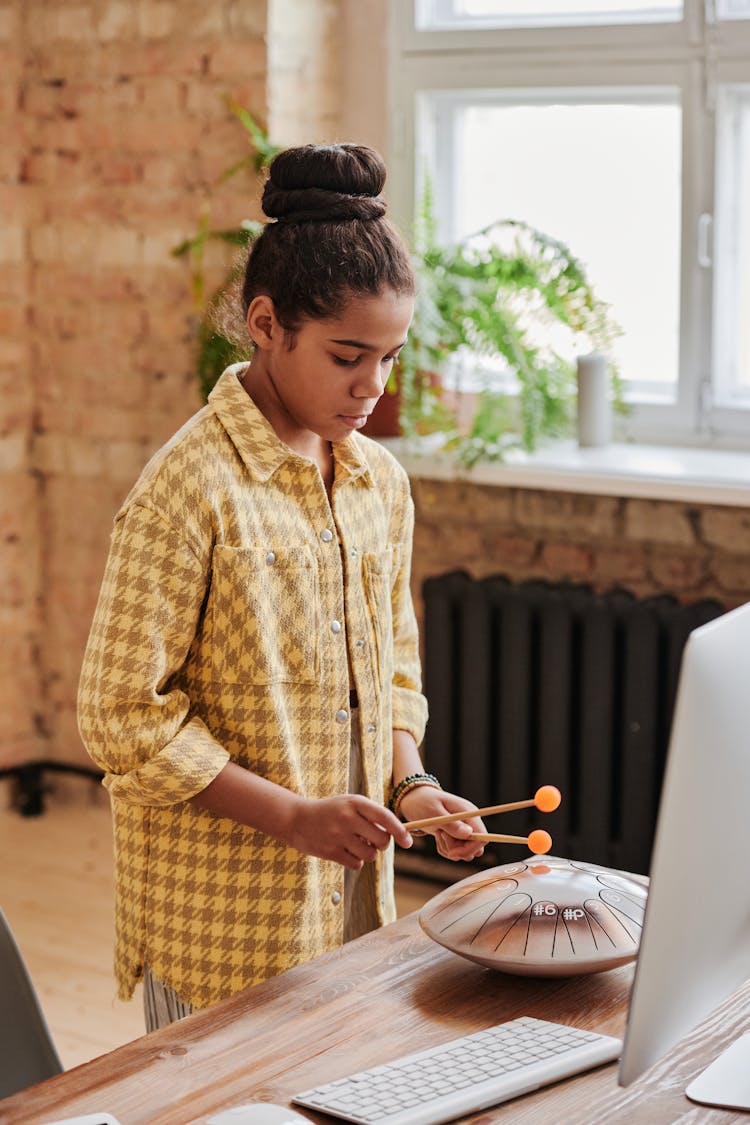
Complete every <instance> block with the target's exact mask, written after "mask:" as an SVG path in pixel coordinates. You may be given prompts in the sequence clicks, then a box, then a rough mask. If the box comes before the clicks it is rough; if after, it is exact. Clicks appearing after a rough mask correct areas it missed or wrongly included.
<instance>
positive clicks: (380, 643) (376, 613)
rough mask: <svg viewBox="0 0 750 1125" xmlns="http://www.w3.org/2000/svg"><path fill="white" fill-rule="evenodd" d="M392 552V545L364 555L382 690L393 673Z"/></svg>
mask: <svg viewBox="0 0 750 1125" xmlns="http://www.w3.org/2000/svg"><path fill="white" fill-rule="evenodd" d="M392 569H393V552H392V551H391V550H390V548H389V549H388V550H387V551H381V552H378V553H377V554H376V553H374V552H366V553H365V554H363V556H362V575H363V579H364V591H365V599H366V601H367V614H368V617H369V619H370V624H371V627H372V633H373V641H374V650H375V657H376V661H377V671H378V680H379V683H380V687H381V689H382V688H383V686H384V685H385V684H386V683H388V682H390V680H391V677H392V674H393V611H392V608H391V572H392Z"/></svg>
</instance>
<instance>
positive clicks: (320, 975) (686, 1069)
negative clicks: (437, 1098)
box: [0, 914, 750, 1125]
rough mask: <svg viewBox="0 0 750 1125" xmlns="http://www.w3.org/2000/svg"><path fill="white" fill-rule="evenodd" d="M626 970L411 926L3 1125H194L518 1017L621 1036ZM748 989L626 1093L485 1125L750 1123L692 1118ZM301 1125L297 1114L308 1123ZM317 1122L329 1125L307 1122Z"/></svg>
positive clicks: (113, 1064)
mask: <svg viewBox="0 0 750 1125" xmlns="http://www.w3.org/2000/svg"><path fill="white" fill-rule="evenodd" d="M632 971H633V969H632V965H630V966H625V967H622V968H619V969H614V970H611V971H609V972H606V973H600V974H596V975H592V976H583V977H572V978H567V979H561V978H557V979H540V978H536V979H535V978H523V977H512V976H507V975H503V974H501V973H496V972H493V971H492V970H490V969H485V968H482V967H480V966H478V965H475V964H473V963H472V962H470V961H467V960H465V959H463V958H461V957H458V956H456V955H455V954H453V953H450V952H448V951H447V950H445V949H443V948H442V947H440V946H438V945H436V944H435V943H434V942H432V941H431V940H430V939H429V938H428V937H426V936H425V935H424V934H423V933H422V931H421V930H420V928H419V925H418V922H417V916H416V914H411V915H409V916H408V917H407V918H404V919H402V920H401V921H399V922H396V923H394V924H393V925H391V926H387V927H386V928H385V929H383V930H380V931H378V932H377V933H374V934H370V935H368V936H367V937H364V938H361V939H360V940H359V941H355V942H352V943H351V944H349V945H348V946H345V947H344V949H342V950H338V951H336V952H335V953H331V954H328V955H327V956H325V957H321V958H319V959H317V960H316V961H312V962H310V963H309V964H307V965H301V966H299V967H298V968H296V969H293V970H291V971H290V972H288V973H284V974H283V975H282V976H280V977H276V978H274V979H272V980H269V981H266V982H265V983H264V984H261V985H258V986H256V987H255V988H250V989H247V990H246V991H245V992H243V993H241V994H240V995H238V996H235V997H232V998H231V999H230V1000H226V1001H223V1002H221V1003H220V1004H216V1005H214V1006H213V1007H211V1008H208V1009H206V1010H205V1011H203V1012H198V1013H196V1014H195V1015H193V1016H190V1017H189V1018H188V1019H186V1020H182V1021H181V1022H180V1023H178V1024H173V1025H172V1026H171V1027H168V1028H164V1029H163V1030H161V1031H156V1032H153V1033H152V1034H151V1035H144V1036H143V1037H142V1038H140V1039H137V1040H135V1041H134V1042H133V1043H129V1044H126V1045H125V1046H123V1047H120V1048H118V1050H116V1051H113V1052H111V1053H110V1054H108V1055H104V1056H102V1057H101V1058H99V1059H94V1060H93V1061H92V1062H89V1063H86V1064H85V1065H83V1066H80V1067H77V1068H75V1069H73V1070H70V1071H68V1072H67V1073H65V1074H62V1075H60V1076H59V1077H57V1078H52V1079H50V1080H49V1081H47V1082H43V1083H41V1084H40V1085H38V1086H35V1087H33V1088H32V1089H31V1090H27V1091H25V1092H23V1093H21V1094H17V1095H15V1097H13V1098H8V1099H6V1100H5V1101H2V1102H0V1122H2V1125H39V1123H41V1122H46V1121H52V1120H55V1119H59V1118H65V1117H70V1116H73V1115H74V1114H82V1113H95V1112H97V1111H99V1112H101V1111H103V1110H107V1111H109V1112H110V1113H113V1114H114V1115H115V1116H116V1117H117V1118H118V1119H119V1121H120V1122H121V1125H146V1123H147V1122H148V1123H149V1125H153V1123H157V1125H199V1123H202V1122H204V1121H205V1119H206V1118H207V1117H208V1116H210V1114H211V1113H213V1112H217V1111H218V1110H220V1109H228V1108H230V1107H231V1106H235V1105H240V1104H243V1103H245V1102H249V1101H257V1100H265V1101H272V1102H277V1103H282V1104H288V1103H289V1099H290V1096H291V1095H292V1094H293V1093H295V1092H297V1091H300V1090H304V1089H307V1088H309V1087H311V1086H314V1085H316V1084H318V1083H321V1082H323V1081H327V1080H329V1079H333V1078H337V1077H340V1076H341V1075H343V1074H346V1073H348V1072H350V1071H352V1070H357V1069H362V1068H364V1067H366V1066H370V1065H373V1064H375V1063H379V1062H386V1061H388V1060H389V1059H391V1058H393V1057H395V1056H396V1055H398V1054H402V1053H405V1052H407V1051H412V1050H417V1049H419V1048H421V1047H427V1046H430V1045H432V1044H437V1043H441V1042H444V1041H446V1040H448V1039H451V1038H453V1037H455V1036H457V1035H463V1034H465V1033H467V1032H470V1031H475V1030H478V1029H479V1028H481V1027H488V1026H490V1025H491V1024H494V1023H499V1022H501V1021H502V1020H505V1019H512V1018H513V1017H515V1016H519V1015H524V1014H525V1015H530V1016H537V1017H539V1018H542V1019H551V1020H557V1021H559V1022H563V1023H566V1022H567V1023H571V1024H576V1025H578V1026H579V1027H587V1028H594V1029H596V1030H598V1031H602V1032H605V1033H607V1034H610V1035H618V1036H619V1035H622V1033H623V1029H624V1021H625V1013H626V1006H627V998H628V991H629V988H630V983H631V980H632ZM749 1012H750V987H748V988H746V989H744V990H741V991H740V993H738V994H737V995H736V996H735V997H734V998H733V999H732V1001H731V1002H729V1003H728V1004H727V1005H725V1006H724V1008H723V1009H722V1010H721V1012H720V1014H719V1015H717V1016H716V1017H715V1018H714V1019H713V1021H709V1024H708V1026H707V1031H706V1032H705V1033H703V1034H700V1033H696V1034H695V1035H693V1036H692V1037H690V1039H689V1040H686V1041H685V1042H684V1043H683V1044H682V1046H681V1048H680V1049H679V1050H677V1051H675V1052H673V1054H672V1055H670V1056H669V1057H668V1058H667V1059H666V1060H665V1061H664V1062H663V1063H662V1064H661V1065H660V1066H658V1067H656V1068H654V1070H653V1071H652V1072H650V1073H649V1076H648V1077H647V1078H645V1079H642V1080H640V1081H639V1082H637V1083H634V1084H633V1086H631V1087H629V1088H628V1089H627V1090H625V1091H621V1090H619V1088H618V1087H617V1084H616V1067H615V1065H614V1064H611V1065H609V1066H605V1067H602V1068H599V1069H598V1070H595V1071H591V1072H589V1073H587V1074H584V1075H581V1076H579V1077H577V1078H572V1079H568V1080H567V1081H565V1082H561V1083H558V1084H557V1085H555V1086H552V1087H547V1088H546V1089H544V1090H542V1091H539V1092H537V1093H534V1094H529V1095H526V1096H525V1097H523V1098H520V1099H517V1100H515V1101H513V1102H507V1103H505V1104H504V1105H500V1106H498V1107H497V1108H495V1109H492V1110H488V1111H485V1112H484V1113H482V1115H481V1117H480V1118H478V1119H477V1120H481V1121H482V1123H483V1125H485V1123H489V1122H494V1121H513V1122H516V1123H520V1125H522V1123H523V1122H533V1123H534V1125H539V1123H540V1122H555V1123H556V1125H601V1123H602V1122H604V1121H606V1122H607V1125H610V1123H611V1122H631V1121H632V1122H634V1123H638V1125H644V1123H647V1125H660V1123H662V1122H663V1123H664V1125H667V1123H669V1125H672V1123H673V1122H677V1121H685V1122H688V1121H689V1122H691V1123H693V1122H698V1121H701V1122H702V1121H707V1122H729V1121H744V1122H745V1123H746V1125H747V1122H748V1121H749V1120H750V1117H748V1115H743V1114H732V1113H725V1112H720V1111H714V1110H709V1109H706V1108H702V1107H698V1106H694V1105H693V1104H692V1103H691V1102H689V1101H688V1099H687V1098H685V1096H684V1094H683V1089H684V1086H685V1084H686V1082H687V1081H689V1079H690V1078H691V1077H692V1076H693V1075H694V1074H696V1073H697V1072H698V1071H699V1070H701V1069H702V1068H703V1067H704V1066H706V1065H707V1064H708V1062H710V1061H711V1059H712V1058H713V1057H714V1056H715V1055H716V1054H717V1053H718V1051H719V1050H720V1049H721V1047H722V1046H723V1045H724V1044H725V1043H728V1042H729V1041H730V1040H731V1039H732V1038H733V1037H735V1036H736V1035H738V1034H739V1033H740V1032H741V1031H742V1030H745V1029H746V1027H747V1026H748V1023H749V1022H750V1015H749V1014H748V1013H749ZM299 1112H300V1113H302V1112H303V1111H302V1110H299ZM304 1112H305V1115H306V1116H308V1117H309V1118H310V1119H311V1120H312V1121H314V1122H319V1123H325V1125H330V1123H331V1122H333V1120H334V1119H333V1118H327V1117H324V1116H322V1115H317V1114H314V1113H312V1112H308V1111H304Z"/></svg>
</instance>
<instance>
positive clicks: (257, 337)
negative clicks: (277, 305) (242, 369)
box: [246, 293, 283, 349]
mask: <svg viewBox="0 0 750 1125" xmlns="http://www.w3.org/2000/svg"><path fill="white" fill-rule="evenodd" d="M246 320H247V330H248V332H249V333H250V339H251V340H252V341H253V343H254V344H255V346H256V348H263V349H265V348H270V347H272V346H273V344H275V343H276V341H277V340H278V339H280V338H283V329H282V327H281V325H280V324H279V322H278V320H277V319H276V310H275V309H274V307H273V301H272V300H271V298H270V297H268V296H266V295H265V294H264V293H263V294H261V295H260V296H258V297H253V299H252V301H251V302H250V305H249V307H248V310H247V317H246Z"/></svg>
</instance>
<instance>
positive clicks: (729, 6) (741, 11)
mask: <svg viewBox="0 0 750 1125" xmlns="http://www.w3.org/2000/svg"><path fill="white" fill-rule="evenodd" d="M716 14H717V15H718V17H719V19H721V20H750V0H718V2H717V6H716Z"/></svg>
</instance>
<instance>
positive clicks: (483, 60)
mask: <svg viewBox="0 0 750 1125" xmlns="http://www.w3.org/2000/svg"><path fill="white" fill-rule="evenodd" d="M712 12H713V0H685V9H684V19H683V20H682V21H680V22H679V23H675V22H672V21H670V22H669V23H665V24H654V23H648V24H617V25H607V26H601V25H597V26H585V27H584V26H573V27H554V28H543V29H537V28H534V29H528V28H519V29H507V28H502V29H486V28H483V29H482V30H481V31H477V30H464V31H458V32H456V31H453V30H451V31H442V30H427V31H421V30H419V29H418V27H417V26H416V20H415V5H414V4H413V3H411V2H405V0H391V33H392V38H391V47H390V59H391V75H390V83H389V90H390V117H391V142H392V143H391V152H390V175H389V186H390V199H391V206H392V208H393V212H394V216H395V218H396V220H397V222H399V223H400V225H401V226H402V228H403V229H405V230H409V229H411V226H412V223H413V216H414V201H415V198H416V195H417V183H418V178H419V177H418V174H417V168H418V164H419V163H420V162H421V161H422V159H423V158H424V155H425V153H424V151H423V149H424V148H425V147H428V148H429V140H426V139H425V138H427V137H428V135H429V132H430V121H429V114H430V108H429V95H430V92H432V91H434V92H435V93H437V94H439V95H440V96H441V97H443V96H444V97H448V96H449V92H450V91H451V90H455V91H464V90H467V91H472V90H474V91H482V90H490V89H494V90H497V91H500V90H502V91H508V92H509V93H512V92H520V91H522V90H524V89H525V90H533V91H535V92H539V91H550V92H551V91H552V90H554V89H555V88H565V89H566V91H568V90H570V89H572V88H579V89H584V90H585V89H591V90H592V91H595V90H597V89H602V90H611V89H628V88H630V89H633V90H634V92H637V90H638V88H649V87H650V88H665V87H669V88H672V89H677V90H678V91H679V94H680V100H681V105H682V207H681V246H682V253H681V262H680V337H679V359H678V368H679V378H678V386H677V390H676V399H675V400H674V401H669V402H647V401H637V402H634V403H633V410H632V414H631V417H630V419H629V420H628V426H627V428H628V436H629V437H631V438H634V439H635V440H642V441H647V442H660V443H663V444H697V445H705V444H713V445H716V446H717V447H721V446H722V445H726V446H727V447H737V446H738V445H740V446H742V447H744V446H746V445H748V444H750V408H747V409H746V408H745V407H744V404H743V405H738V406H732V407H726V406H723V405H718V404H716V403H715V402H714V396H713V394H712V383H711V371H712V365H713V363H714V362H715V359H716V354H717V353H716V349H715V348H714V339H713V331H714V318H715V314H716V307H715V295H714V263H713V260H712V246H711V245H710V240H709V245H707V246H702V247H701V249H702V250H703V254H704V256H705V255H706V254H707V255H708V259H709V261H708V263H706V261H705V260H704V262H703V264H701V262H700V261H699V258H700V257H701V255H699V253H698V251H699V240H700V239H701V237H702V235H705V234H708V233H710V232H711V230H712V225H711V224H712V221H713V216H714V210H715V198H714V194H715V179H716V177H715V174H714V168H715V147H716V134H717V131H718V130H717V128H716V126H715V115H716V90H717V88H718V86H719V85H720V84H722V83H735V84H744V83H750V20H745V21H738V20H731V21H722V22H712ZM552 51H557V52H559V54H558V55H557V56H556V57H555V58H554V60H553V57H552V55H551V54H550V52H552ZM552 63H553V64H552ZM498 74H502V86H500V84H499V83H498ZM418 146H420V150H419V151H417V149H418ZM441 147H442V149H443V151H442V152H441V154H440V159H441V160H442V161H443V166H445V163H446V162H447V161H450V152H449V150H448V149H447V146H446V144H445V133H444V132H443V133H442V134H441ZM439 178H440V180H441V183H442V182H443V181H444V179H445V178H444V177H439ZM435 179H436V180H437V179H438V177H435ZM433 186H434V188H435V190H436V193H437V196H438V208H440V206H445V198H444V196H443V198H442V199H441V197H440V192H441V190H442V189H441V187H440V186H438V185H437V184H434V185H433ZM702 216H710V220H709V221H707V220H705V219H702ZM549 233H551V234H553V235H554V234H556V233H559V232H555V231H551V232H549ZM704 241H705V239H704ZM717 291H718V290H717ZM749 406H750V404H749Z"/></svg>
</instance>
